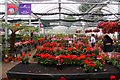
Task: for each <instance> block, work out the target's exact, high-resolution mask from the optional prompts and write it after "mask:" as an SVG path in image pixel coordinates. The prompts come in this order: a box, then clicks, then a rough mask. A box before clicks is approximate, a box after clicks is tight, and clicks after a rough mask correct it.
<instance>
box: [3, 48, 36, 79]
mask: <svg viewBox="0 0 120 80" xmlns="http://www.w3.org/2000/svg"><path fill="white" fill-rule="evenodd" d="M35 52H36V50H35V49H34V50H32V51H30V52H29V53H31V54H32V56H33V55H34V54H35ZM32 56H31V58H30V62H31V63H34V60H33V58H32ZM18 63H20V62H18V61H15V62H9V63H2V78H6V77H7V75H6V73H7V71H8V70H10V69H11V68H12V67H14V66H15V65H17V64H18Z"/></svg>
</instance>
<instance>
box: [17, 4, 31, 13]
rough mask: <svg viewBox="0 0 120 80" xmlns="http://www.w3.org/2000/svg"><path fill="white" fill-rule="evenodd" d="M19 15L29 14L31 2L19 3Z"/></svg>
mask: <svg viewBox="0 0 120 80" xmlns="http://www.w3.org/2000/svg"><path fill="white" fill-rule="evenodd" d="M19 15H31V4H28V3H27V4H19Z"/></svg>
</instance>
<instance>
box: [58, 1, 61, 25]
mask: <svg viewBox="0 0 120 80" xmlns="http://www.w3.org/2000/svg"><path fill="white" fill-rule="evenodd" d="M58 4H59V7H58V9H59V20H60V19H61V0H59V3H58ZM59 25H60V26H61V21H59Z"/></svg>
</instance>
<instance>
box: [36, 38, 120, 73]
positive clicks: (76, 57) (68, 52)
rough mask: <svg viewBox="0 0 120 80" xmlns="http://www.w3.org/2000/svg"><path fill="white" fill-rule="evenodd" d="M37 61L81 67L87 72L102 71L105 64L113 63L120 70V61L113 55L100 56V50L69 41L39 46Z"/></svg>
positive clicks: (46, 63)
mask: <svg viewBox="0 0 120 80" xmlns="http://www.w3.org/2000/svg"><path fill="white" fill-rule="evenodd" d="M36 60H37V61H38V63H40V64H45V65H49V64H50V65H80V66H81V67H82V68H83V69H85V70H89V71H91V70H94V69H96V70H98V69H102V66H103V64H106V63H109V62H111V63H112V64H113V65H115V66H116V67H118V68H120V66H119V65H118V64H120V59H118V57H116V55H113V56H112V57H111V58H109V55H108V54H100V49H99V48H97V47H96V48H91V47H90V46H89V45H88V44H85V43H82V42H81V43H68V41H64V40H63V41H58V42H46V43H44V44H43V45H42V46H37V53H36Z"/></svg>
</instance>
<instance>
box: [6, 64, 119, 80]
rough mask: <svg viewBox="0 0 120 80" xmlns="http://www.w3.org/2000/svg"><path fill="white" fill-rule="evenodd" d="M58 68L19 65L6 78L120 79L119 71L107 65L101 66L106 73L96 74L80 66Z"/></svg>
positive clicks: (56, 79) (33, 79)
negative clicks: (113, 77) (111, 77)
mask: <svg viewBox="0 0 120 80" xmlns="http://www.w3.org/2000/svg"><path fill="white" fill-rule="evenodd" d="M59 68H60V69H58V67H57V66H53V65H41V64H37V63H30V64H22V63H20V64H18V65H16V66H14V67H13V68H12V69H10V70H9V71H8V72H7V76H8V79H9V80H13V79H17V80H18V79H20V80H26V79H27V78H30V79H32V80H59V79H60V78H61V77H64V78H65V79H64V80H81V79H82V80H85V79H90V80H94V79H97V80H101V79H105V80H109V78H110V76H115V77H116V78H119V77H120V71H119V70H118V68H116V67H114V66H112V65H108V64H106V65H104V66H103V68H104V69H106V71H98V72H94V71H93V72H85V71H84V70H83V69H82V68H81V67H80V66H76V65H69V66H68V65H63V66H61V67H59ZM62 80H63V79H62Z"/></svg>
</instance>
